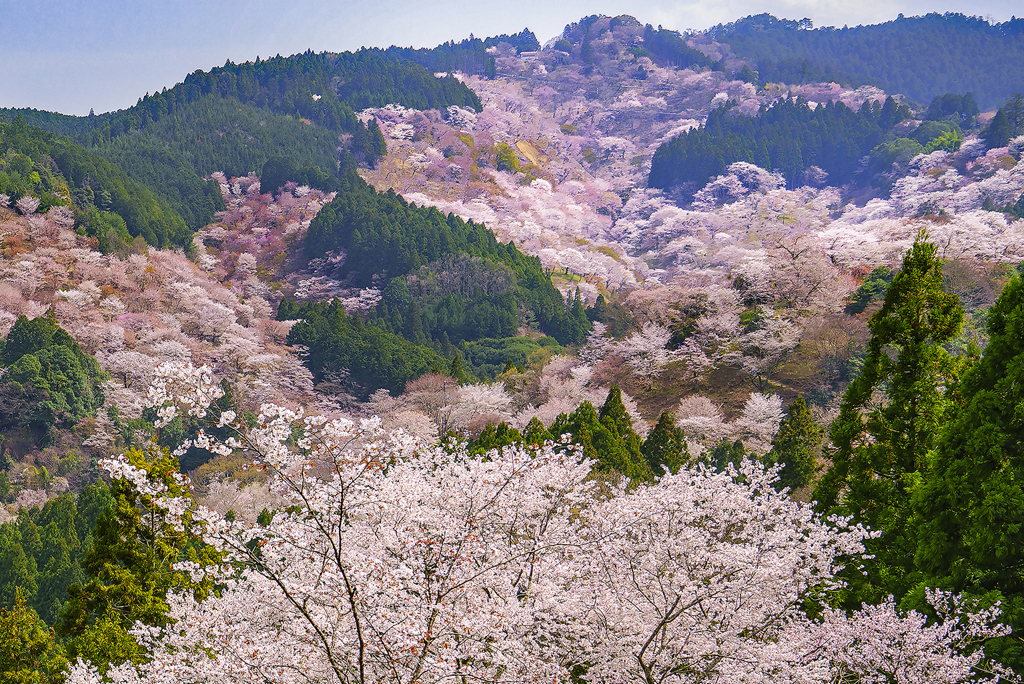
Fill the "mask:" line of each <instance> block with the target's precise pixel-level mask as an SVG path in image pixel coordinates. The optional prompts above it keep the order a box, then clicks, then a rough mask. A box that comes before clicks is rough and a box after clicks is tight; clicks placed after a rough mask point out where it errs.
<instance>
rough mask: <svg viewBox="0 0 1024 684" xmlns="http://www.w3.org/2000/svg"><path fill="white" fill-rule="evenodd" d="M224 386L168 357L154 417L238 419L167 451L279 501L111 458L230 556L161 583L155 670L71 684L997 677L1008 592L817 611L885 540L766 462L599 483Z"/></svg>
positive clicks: (152, 642) (558, 458) (151, 663)
mask: <svg viewBox="0 0 1024 684" xmlns="http://www.w3.org/2000/svg"><path fill="white" fill-rule="evenodd" d="M218 393H219V389H218V385H217V383H216V382H215V381H214V379H213V377H212V374H211V373H210V371H209V370H208V369H203V368H198V369H197V368H195V367H178V368H174V367H170V366H162V367H161V368H160V369H158V371H157V373H156V381H155V383H154V385H153V386H152V387H151V388H150V392H149V395H148V396H149V401H150V403H151V404H153V405H154V406H157V407H159V408H158V410H157V413H158V416H159V418H158V421H157V424H158V425H164V424H166V423H168V422H170V421H171V420H173V419H174V417H176V416H177V415H179V414H181V413H187V414H189V415H192V416H194V417H197V418H200V419H208V420H210V421H211V422H213V423H215V424H216V425H218V426H220V427H227V428H229V429H231V430H233V431H234V434H235V436H234V437H230V438H228V439H227V440H225V441H223V442H219V441H216V440H213V439H211V438H210V437H208V436H207V435H206V434H204V433H202V432H200V433H199V434H198V435H197V436H196V437H195V438H194V439H191V440H188V441H186V442H185V443H183V444H182V445H181V446H180V447H179V450H178V451H179V452H180V451H183V450H184V449H186V448H189V447H198V448H207V449H211V450H213V451H215V452H217V453H222V454H230V453H232V452H233V451H239V450H241V451H244V452H245V453H247V454H248V455H250V456H252V457H254V459H255V464H256V465H258V466H259V467H260V468H261V469H264V470H265V471H266V472H267V473H268V474H269V475H270V476H271V480H270V484H269V488H268V490H267V494H268V495H269V493H270V492H275V493H276V495H277V496H280V497H281V499H280V501H281V507H280V508H277V509H276V510H275V511H274V512H273V513H272V514H271V515H261V516H260V518H261V519H260V520H258V521H257V522H255V523H254V522H252V521H245V520H240V519H239V518H238V517H234V518H233V519H228V517H225V516H223V515H220V514H218V513H217V512H215V511H212V510H210V509H207V508H205V507H203V506H201V505H197V504H196V503H195V502H194V501H191V500H187V499H183V498H177V497H175V496H172V494H171V492H170V491H168V490H167V488H166V487H163V486H162V485H161V483H154V482H153V481H151V480H150V479H149V478H148V477H147V476H146V473H145V471H142V470H140V469H138V468H136V467H134V466H132V465H131V464H130V463H129V462H128V461H127V460H125V459H124V457H119V458H114V459H108V460H105V461H104V462H103V467H104V468H106V469H107V471H108V472H109V473H110V474H111V476H113V477H116V478H123V479H126V480H128V481H130V482H131V483H133V484H134V486H136V487H137V488H139V490H140V491H143V492H144V493H145V494H147V495H148V496H150V497H152V498H153V500H154V502H155V503H156V505H157V507H158V509H160V510H162V511H163V513H162V516H163V518H164V520H163V522H165V523H167V524H169V525H171V526H174V527H176V528H179V529H180V528H181V527H182V526H183V524H185V523H186V522H187V523H188V524H189V525H190V526H191V529H192V531H193V533H195V534H199V535H201V536H202V538H203V540H204V541H206V542H207V543H209V544H211V545H213V546H214V547H215V548H216V549H217V550H218V551H219V552H220V553H221V554H222V555H221V557H220V560H218V561H217V563H219V564H216V565H206V566H201V565H199V564H197V563H195V562H190V561H189V562H184V563H181V564H179V566H177V567H178V569H180V570H187V571H188V572H190V574H191V575H192V577H193V579H194V580H199V579H201V578H204V577H207V578H210V579H215V580H216V581H217V582H218V583H219V585H220V587H221V589H220V591H219V592H218V593H217V594H215V595H211V596H209V597H207V598H206V599H205V600H203V601H199V600H197V599H196V596H195V595H194V594H193V593H191V592H185V593H174V592H172V593H170V594H169V595H168V597H167V601H168V605H169V607H170V611H169V615H168V617H169V618H170V620H169V624H167V625H166V626H163V627H147V626H144V625H141V624H139V625H136V627H135V628H134V629H133V631H132V634H133V635H134V637H135V638H136V639H137V640H138V641H139V643H140V645H142V646H143V647H144V648H145V649H146V651H147V654H148V656H147V659H146V661H145V662H142V663H139V664H137V665H131V664H124V665H120V666H114V667H112V668H111V669H110V670H109V671H108V673H107V675H106V679H104V678H101V677H100V675H99V673H98V672H97V671H96V669H95V668H93V667H92V666H91V665H90V664H88V663H85V662H82V661H78V663H76V664H75V665H74V666H72V668H71V671H70V673H69V676H68V682H69V683H70V684H98V682H100V681H113V682H119V683H123V684H136V683H141V682H152V683H154V684H157V683H159V684H176V683H178V682H182V683H184V682H191V683H201V682H218V684H242V683H243V682H251V681H252V680H253V679H258V680H260V681H264V682H281V683H282V684H298V683H299V682H309V681H323V682H339V683H344V684H366V683H368V682H371V681H372V682H382V681H383V682H392V683H393V684H420V683H422V684H432V683H435V682H442V681H447V680H452V679H456V680H462V681H468V680H474V681H479V682H494V683H498V682H510V683H511V682H516V683H519V682H526V681H535V680H544V679H548V680H550V681H552V682H556V683H557V682H568V681H571V677H572V671H573V670H574V669H576V668H579V667H582V668H585V670H586V672H587V678H588V681H593V682H596V683H597V682H599V683H601V684H604V683H605V682H607V683H608V684H612V683H613V682H614V683H618V682H636V683H637V684H659V683H661V682H666V681H670V680H671V681H680V682H698V681H701V682H722V683H724V682H732V681H744V682H752V683H757V684H767V683H768V682H776V681H779V680H783V681H800V682H808V683H809V684H817V683H820V684H826V683H830V682H835V681H845V680H847V679H855V680H857V681H864V682H879V683H881V682H890V681H895V682H899V683H901V684H902V683H903V682H906V684H910V683H911V682H920V681H929V682H940V684H947V683H948V684H954V683H957V682H966V681H993V680H995V679H997V678H998V674H994V673H996V672H997V671H998V669H997V667H996V666H993V665H992V664H990V663H988V662H987V661H986V660H985V657H984V650H983V648H977V647H976V646H977V645H978V644H980V643H982V642H983V641H984V640H985V639H987V638H990V637H992V636H997V635H1001V634H1005V628H1001V627H998V626H994V624H995V620H996V619H997V618H998V608H991V609H988V610H982V611H977V610H974V611H971V610H969V608H970V607H969V606H964V605H963V604H962V603H960V602H959V600H958V599H956V598H955V597H950V596H947V595H942V594H931V595H929V600H931V601H932V603H933V604H936V608H937V610H938V613H939V616H940V617H941V618H943V619H942V622H941V623H938V624H929V623H928V622H927V621H926V619H925V617H924V616H922V615H919V614H917V613H913V612H911V613H902V612H900V611H899V610H897V609H896V607H895V605H894V604H893V602H892V601H891V600H889V601H888V602H883V603H882V604H881V605H879V606H867V607H865V608H864V609H863V610H862V611H860V612H856V613H853V614H852V615H847V614H845V613H843V612H840V611H833V610H830V609H828V608H827V607H826V608H822V609H821V610H820V615H819V616H818V617H810V616H808V615H807V614H805V613H804V612H803V607H804V605H805V602H806V601H807V600H809V599H811V598H812V597H814V596H821V595H822V593H823V592H828V591H830V590H832V589H835V588H838V587H839V584H838V582H837V580H836V579H835V574H836V572H837V571H838V570H839V568H840V566H841V564H842V563H843V562H845V559H846V558H848V557H854V558H855V557H856V556H857V554H859V553H862V552H863V548H864V547H863V541H864V540H865V539H867V538H869V537H871V536H874V533H870V532H868V531H867V530H865V529H863V528H861V527H859V526H850V525H849V524H848V522H847V521H846V520H845V519H841V518H834V519H832V520H829V521H826V520H823V519H822V518H820V517H818V516H817V515H816V514H815V513H814V512H813V510H812V509H811V507H810V506H809V505H807V504H802V503H799V502H797V501H794V500H793V499H791V498H790V497H788V496H787V495H785V494H783V493H779V492H777V491H776V490H775V488H774V487H773V481H774V471H766V470H764V469H763V468H762V467H760V466H759V465H757V464H756V463H754V462H747V463H746V464H744V465H743V466H742V467H741V470H740V471H739V472H737V471H735V470H728V471H727V472H721V473H716V472H711V471H709V470H707V469H705V468H703V467H696V468H693V467H683V468H681V469H680V470H679V471H678V472H677V473H675V474H667V475H665V476H664V477H663V478H661V479H660V480H658V481H657V482H655V483H653V484H641V485H639V486H637V487H634V488H626V487H625V486H622V487H615V486H610V485H606V486H605V488H604V489H603V490H602V495H601V496H596V494H597V490H596V486H597V483H596V482H595V481H594V480H592V479H591V478H590V477H589V475H590V468H591V465H592V464H591V463H590V462H587V461H581V459H580V458H579V452H578V451H577V450H574V449H564V448H560V449H556V448H554V445H551V444H548V445H546V446H544V447H539V448H531V449H523V448H521V447H511V448H506V449H502V450H494V451H491V452H489V453H487V454H485V455H481V456H471V455H470V454H468V453H466V451H465V450H464V449H459V448H449V449H442V448H438V447H431V446H429V445H426V444H423V443H421V442H418V441H417V440H415V439H411V438H409V437H408V436H406V435H403V434H402V433H397V434H392V435H390V436H387V437H385V436H382V435H380V431H379V424H380V421H379V420H378V419H368V420H363V421H362V422H361V423H359V424H358V425H357V424H355V423H353V422H351V421H347V420H341V419H339V420H327V419H324V418H321V417H317V416H311V417H303V416H302V415H301V413H295V412H291V411H289V410H287V409H282V408H280V407H276V406H272V405H265V406H264V407H263V409H262V413H261V415H260V416H258V417H257V419H256V421H255V422H254V423H253V424H252V425H248V424H246V423H244V422H242V421H239V420H237V417H236V416H235V414H234V413H233V412H231V411H224V412H223V413H222V414H220V415H219V416H207V415H206V409H205V407H206V406H208V405H209V403H210V400H211V399H213V398H216V397H217V395H218ZM296 432H298V434H299V435H300V436H299V437H298V439H295V435H296ZM737 476H740V477H737ZM223 493H224V494H226V495H229V496H230V494H229V493H227V492H223ZM222 503H223V502H222ZM680 673H683V674H680Z"/></svg>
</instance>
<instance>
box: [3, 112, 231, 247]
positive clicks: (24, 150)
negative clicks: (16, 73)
mask: <svg viewBox="0 0 1024 684" xmlns="http://www.w3.org/2000/svg"><path fill="white" fill-rule="evenodd" d="M0 153H2V154H3V158H2V160H0V193H2V194H3V196H4V206H7V205H8V204H9V203H12V202H13V203H17V202H19V201H21V200H22V199H24V200H25V201H26V202H29V203H32V204H31V207H30V210H25V211H23V212H22V213H25V214H31V213H35V212H36V211H38V212H40V213H45V212H46V211H48V210H49V209H50V208H51V207H66V208H67V209H68V219H69V220H71V221H72V223H74V224H77V225H79V226H81V227H82V230H83V232H85V233H87V234H89V235H92V236H93V237H96V238H97V239H99V240H101V241H103V244H104V245H105V244H106V243H107V242H108V241H109V238H108V233H110V232H111V231H113V233H114V234H115V235H118V236H119V237H120V238H121V239H124V240H128V241H130V240H131V237H138V236H141V237H142V238H144V239H145V241H146V242H147V243H148V244H151V245H154V246H158V247H159V246H167V245H172V244H174V245H179V246H187V245H188V244H189V243H190V241H191V234H190V232H189V230H188V226H187V225H186V223H185V221H184V220H183V219H182V217H181V215H180V214H179V213H177V212H176V211H175V207H174V205H173V204H172V203H171V202H169V201H167V200H166V199H164V197H161V196H160V195H158V194H157V193H155V192H153V191H152V190H151V189H150V188H149V187H147V186H146V185H144V184H143V183H141V182H139V181H137V180H134V179H131V178H130V177H129V176H128V175H127V174H125V173H124V172H123V171H122V170H121V169H120V168H119V167H118V166H116V165H114V164H112V163H111V162H109V161H107V160H106V159H104V158H103V157H102V156H100V155H99V154H97V153H95V152H93V151H90V150H87V149H85V148H83V147H81V146H80V145H76V144H75V143H73V142H71V141H70V140H68V139H67V138H65V137H62V136H58V135H54V134H53V133H49V132H47V131H44V130H41V129H39V128H36V127H34V126H29V125H27V124H26V123H25V120H24V119H23V118H22V117H20V116H19V117H15V119H14V120H13V121H12V122H11V123H2V122H0ZM183 176H184V179H185V180H186V181H191V184H190V186H189V188H188V189H187V190H186V191H187V192H188V193H189V194H190V196H191V198H192V200H193V201H194V202H201V203H202V204H203V205H205V206H204V207H203V208H202V210H201V211H204V212H205V214H206V215H208V216H212V214H213V212H214V211H216V210H217V209H220V208H223V206H224V202H223V200H222V199H221V198H220V193H219V192H218V191H217V189H216V187H215V184H214V186H211V185H210V184H209V183H206V182H204V181H202V180H201V179H200V178H199V177H198V176H197V175H196V174H194V173H185V174H183ZM26 209H29V207H28V205H26Z"/></svg>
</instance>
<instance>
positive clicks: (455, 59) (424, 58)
mask: <svg viewBox="0 0 1024 684" xmlns="http://www.w3.org/2000/svg"><path fill="white" fill-rule="evenodd" d="M499 43H508V44H509V45H511V46H512V47H514V48H515V49H516V52H517V53H519V52H530V51H533V50H539V49H540V42H539V41H538V40H537V36H535V35H534V33H533V31H531V30H530V29H523V30H522V31H520V32H519V33H514V34H512V35H506V34H502V35H499V36H492V37H490V38H486V39H484V40H481V39H479V38H466V39H465V40H462V41H459V42H458V43H456V42H454V41H448V42H447V43H442V44H441V45H438V46H437V47H435V48H419V49H417V48H401V47H395V46H391V47H389V48H388V49H387V50H384V51H383V54H384V55H385V56H387V57H389V58H391V59H408V60H410V61H412V62H416V63H417V64H420V65H422V66H424V67H426V68H427V70H428V71H430V72H431V73H439V72H445V73H454V72H456V71H461V72H463V73H465V74H485V75H487V77H488V78H492V79H493V78H494V73H493V71H489V70H493V68H494V58H493V57H492V56H490V55H488V54H487V48H489V47H492V46H495V45H498V44H499ZM569 50H570V52H571V51H572V48H571V46H570V49H569ZM469 104H472V106H473V107H474V108H476V110H477V111H480V106H479V101H477V102H475V103H474V102H472V101H471V102H470V103H469Z"/></svg>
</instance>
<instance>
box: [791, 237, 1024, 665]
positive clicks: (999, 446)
mask: <svg viewBox="0 0 1024 684" xmlns="http://www.w3.org/2000/svg"><path fill="white" fill-rule="evenodd" d="M936 253H937V248H936V247H935V245H933V244H930V243H928V242H927V241H926V236H925V235H923V234H922V235H919V236H918V239H917V241H916V242H915V244H914V246H913V247H912V249H911V250H910V251H909V252H908V253H907V255H906V256H905V257H904V261H903V265H902V268H901V270H900V271H899V272H898V273H896V274H895V276H893V277H892V278H891V283H889V284H888V287H887V291H886V292H885V295H884V301H883V303H882V307H881V309H879V310H878V311H877V312H875V313H874V314H873V315H872V317H871V319H870V321H869V323H868V327H869V329H870V331H871V339H870V342H869V345H868V353H867V356H866V358H865V360H864V366H863V372H862V374H861V375H860V377H858V378H857V379H856V380H855V381H854V382H853V383H851V385H850V387H849V388H848V389H847V391H846V393H845V395H844V397H843V401H842V404H841V407H840V413H839V416H838V418H837V419H836V420H835V421H834V422H833V423H832V426H831V428H830V438H831V447H830V448H829V450H828V458H829V460H830V461H831V466H830V468H829V469H828V471H827V472H826V473H825V475H824V477H822V479H821V480H820V481H819V482H818V483H817V485H816V487H815V489H814V492H813V494H812V498H813V499H814V500H815V501H816V502H817V507H818V510H819V511H820V512H822V513H829V514H832V513H836V514H841V515H845V516H851V517H852V522H853V523H855V524H863V525H865V526H868V527H870V528H871V529H874V530H879V531H881V532H882V535H881V536H880V537H878V538H875V539H871V540H868V541H867V542H866V546H867V550H868V552H869V554H870V555H869V556H867V557H866V559H865V561H864V564H863V565H862V566H857V567H854V566H849V567H847V568H846V569H844V570H843V572H842V576H843V578H844V580H845V581H846V583H847V584H846V588H845V590H844V592H843V594H842V595H841V596H840V597H839V600H840V603H841V604H842V605H843V606H844V607H847V608H855V607H857V606H859V605H861V604H862V603H870V602H872V601H876V600H878V599H879V598H881V597H885V596H887V595H893V596H895V597H896V599H897V601H900V602H902V605H903V606H904V607H907V608H915V609H918V610H928V606H927V602H926V597H925V589H926V588H928V587H935V588H940V589H944V590H948V591H952V592H956V593H961V594H964V595H965V596H966V597H967V600H968V601H969V602H974V603H975V604H976V605H978V606H989V605H992V604H994V603H995V602H997V601H998V602H1001V604H1002V611H1003V618H1002V620H1003V621H1004V622H1005V623H1006V624H1007V625H1008V626H1010V627H1011V628H1012V629H1013V630H1014V631H1018V630H1020V629H1022V628H1024V582H1022V581H1021V573H1020V568H1021V566H1022V562H1024V552H1022V549H1024V538H1022V530H1024V518H1022V516H1024V513H1022V511H1024V487H1022V485H1021V482H1022V480H1024V477H1022V473H1024V427H1022V426H1024V391H1022V389H1021V388H1022V387H1024V281H1022V280H1021V276H1020V275H1019V274H1018V275H1016V276H1015V277H1014V278H1013V279H1012V280H1011V281H1010V282H1009V284H1007V285H1006V287H1005V288H1004V289H1003V292H1002V294H1001V295H1000V296H999V298H998V300H997V301H996V303H995V305H994V306H993V307H992V308H991V310H990V312H989V315H988V323H987V325H988V334H989V342H988V345H987V346H986V348H985V350H984V353H982V354H980V356H979V354H978V352H977V349H976V348H975V349H969V350H968V352H967V354H966V355H964V356H954V355H952V354H951V353H950V352H949V351H948V349H949V348H950V343H951V342H952V341H953V340H954V339H955V338H956V336H957V335H958V334H959V332H960V330H961V326H962V324H963V320H964V310H963V307H962V306H961V304H960V302H959V300H958V298H957V297H956V296H955V295H953V294H948V293H946V292H944V291H943V290H942V263H941V261H940V260H939V259H938V257H937V255H936ZM885 279H886V278H883V277H879V278H878V280H880V281H884V280H885ZM783 432H784V431H783V430H780V432H779V435H780V437H777V438H776V439H777V440H779V439H781V436H782V434H783ZM986 651H987V652H988V653H989V654H991V655H992V656H994V657H995V658H996V659H997V660H998V661H1000V662H1002V663H1003V664H1004V665H1007V666H1009V667H1011V668H1013V669H1014V670H1015V671H1017V672H1020V671H1021V668H1022V667H1024V649H1022V648H1021V645H1020V640H1019V639H1017V638H1016V637H1013V636H1010V637H1005V638H1000V639H997V640H995V642H993V643H990V644H988V645H986Z"/></svg>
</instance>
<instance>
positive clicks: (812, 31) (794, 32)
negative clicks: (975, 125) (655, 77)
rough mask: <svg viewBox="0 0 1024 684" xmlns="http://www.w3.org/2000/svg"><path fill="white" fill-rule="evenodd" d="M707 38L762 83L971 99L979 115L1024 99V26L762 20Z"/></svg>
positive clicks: (923, 99)
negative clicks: (1016, 97) (827, 83)
mask: <svg viewBox="0 0 1024 684" xmlns="http://www.w3.org/2000/svg"><path fill="white" fill-rule="evenodd" d="M707 33H708V34H709V35H710V36H712V37H713V38H714V39H715V40H718V41H721V42H723V43H727V44H728V45H729V47H730V48H731V49H732V51H733V52H734V53H735V54H736V56H737V57H739V58H740V59H744V60H750V62H751V63H752V64H753V65H754V68H755V69H757V70H758V71H759V75H760V80H761V82H762V83H763V82H767V81H775V80H781V81H783V82H786V83H794V82H796V83H805V82H810V81H813V80H829V79H833V78H835V79H838V80H840V81H841V82H842V81H849V82H852V84H853V85H862V84H865V83H869V84H872V85H876V86H878V87H879V88H882V89H883V90H885V91H886V92H888V93H902V94H904V95H906V96H907V97H909V98H910V99H912V100H914V101H916V102H918V103H921V104H925V103H928V102H931V100H932V98H934V97H936V96H938V95H942V94H943V93H965V92H973V93H974V96H975V98H977V100H978V104H979V105H981V107H982V108H983V109H994V108H995V107H997V106H999V105H1000V104H1002V102H1003V101H1005V100H1006V99H1007V98H1008V97H1009V96H1010V95H1012V94H1013V93H1019V92H1021V91H1024V19H1011V20H1010V21H1006V22H1003V23H989V22H988V21H986V20H985V19H984V18H982V17H980V16H974V17H968V16H965V15H963V14H956V13H946V14H938V13H932V14H928V15H926V16H923V17H904V16H903V15H902V14H901V15H900V16H899V18H898V19H896V20H894V21H888V22H885V23H883V24H874V25H871V26H854V27H847V26H843V27H842V28H836V27H831V26H829V27H819V28H812V26H811V24H810V22H809V21H807V20H803V21H792V20H785V19H776V18H775V17H773V16H772V15H770V14H759V15H756V16H749V17H746V18H744V19H740V20H739V21H736V22H733V23H731V24H725V25H721V24H720V25H718V26H715V27H714V28H711V29H709V30H708V31H707Z"/></svg>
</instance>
